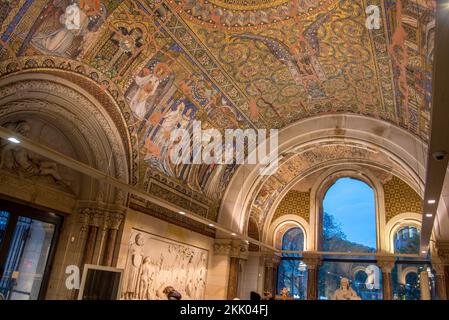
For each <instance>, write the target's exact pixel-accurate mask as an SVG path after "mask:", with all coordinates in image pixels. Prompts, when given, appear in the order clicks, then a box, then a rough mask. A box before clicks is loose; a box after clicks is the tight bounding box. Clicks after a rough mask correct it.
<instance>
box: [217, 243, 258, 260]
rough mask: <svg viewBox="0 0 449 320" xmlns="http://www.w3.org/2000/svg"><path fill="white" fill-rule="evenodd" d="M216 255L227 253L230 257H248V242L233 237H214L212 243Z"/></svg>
mask: <svg viewBox="0 0 449 320" xmlns="http://www.w3.org/2000/svg"><path fill="white" fill-rule="evenodd" d="M214 253H215V254H216V255H227V256H229V257H231V258H238V259H245V260H246V259H248V253H249V251H248V244H247V243H246V242H243V241H241V240H235V239H216V240H215V243H214Z"/></svg>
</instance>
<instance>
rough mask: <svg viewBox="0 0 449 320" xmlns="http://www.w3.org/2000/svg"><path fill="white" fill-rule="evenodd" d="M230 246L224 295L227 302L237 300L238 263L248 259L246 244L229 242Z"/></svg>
mask: <svg viewBox="0 0 449 320" xmlns="http://www.w3.org/2000/svg"><path fill="white" fill-rule="evenodd" d="M230 244H231V247H230V264H229V278H228V290H227V294H226V297H227V299H228V300H232V299H234V298H237V297H238V295H239V283H240V277H239V274H240V263H241V262H242V260H247V259H248V244H246V243H244V242H241V241H240V240H231V243H230Z"/></svg>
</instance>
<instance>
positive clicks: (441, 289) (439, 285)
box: [432, 259, 447, 300]
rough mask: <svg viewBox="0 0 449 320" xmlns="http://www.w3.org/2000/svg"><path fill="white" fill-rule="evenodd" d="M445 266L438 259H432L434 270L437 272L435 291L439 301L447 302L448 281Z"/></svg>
mask: <svg viewBox="0 0 449 320" xmlns="http://www.w3.org/2000/svg"><path fill="white" fill-rule="evenodd" d="M444 267H445V265H444V264H443V263H441V261H440V260H438V259H432V268H433V270H434V271H435V287H436V288H435V289H436V292H437V296H438V300H447V293H446V281H445V275H444V271H445V270H444V269H445V268H444Z"/></svg>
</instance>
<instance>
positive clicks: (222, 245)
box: [214, 239, 232, 255]
mask: <svg viewBox="0 0 449 320" xmlns="http://www.w3.org/2000/svg"><path fill="white" fill-rule="evenodd" d="M231 249H232V243H231V240H228V239H216V240H215V243H214V254H216V255H230V253H231Z"/></svg>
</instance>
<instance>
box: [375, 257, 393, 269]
mask: <svg viewBox="0 0 449 320" xmlns="http://www.w3.org/2000/svg"><path fill="white" fill-rule="evenodd" d="M376 261H377V266H378V267H379V268H380V269H381V270H382V272H386V273H391V270H393V268H394V266H395V262H396V258H395V257H394V255H392V254H379V255H376Z"/></svg>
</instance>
